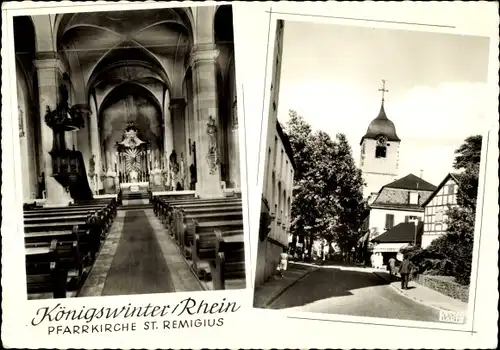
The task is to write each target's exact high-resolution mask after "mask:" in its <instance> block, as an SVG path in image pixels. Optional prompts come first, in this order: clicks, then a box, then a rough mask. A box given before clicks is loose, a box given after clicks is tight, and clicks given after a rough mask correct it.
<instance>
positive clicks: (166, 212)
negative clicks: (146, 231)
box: [157, 198, 241, 223]
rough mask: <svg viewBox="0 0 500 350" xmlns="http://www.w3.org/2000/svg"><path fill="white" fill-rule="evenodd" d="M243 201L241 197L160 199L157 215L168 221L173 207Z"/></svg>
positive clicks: (191, 206)
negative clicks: (185, 199)
mask: <svg viewBox="0 0 500 350" xmlns="http://www.w3.org/2000/svg"><path fill="white" fill-rule="evenodd" d="M237 203H241V199H239V198H234V199H233V198H230V199H227V198H216V199H193V200H188V201H184V200H180V201H170V202H167V201H165V200H161V199H160V200H159V204H158V210H157V211H158V212H157V215H158V216H159V217H160V220H161V221H162V222H163V223H167V222H168V220H169V219H171V217H170V216H171V214H172V210H173V208H194V207H203V206H206V205H210V206H217V205H220V206H225V205H227V204H237Z"/></svg>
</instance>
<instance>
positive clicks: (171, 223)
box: [160, 199, 241, 239]
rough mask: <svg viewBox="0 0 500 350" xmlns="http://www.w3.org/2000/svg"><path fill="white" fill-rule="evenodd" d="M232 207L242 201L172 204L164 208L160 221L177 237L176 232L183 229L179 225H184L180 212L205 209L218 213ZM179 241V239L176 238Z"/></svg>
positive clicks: (224, 200) (208, 200)
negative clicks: (218, 210) (219, 210)
mask: <svg viewBox="0 0 500 350" xmlns="http://www.w3.org/2000/svg"><path fill="white" fill-rule="evenodd" d="M230 205H241V200H237V201H234V200H230V201H228V200H227V199H207V200H200V199H198V200H197V201H195V202H194V201H191V202H187V203H180V204H179V203H171V204H168V205H166V206H165V207H164V209H163V212H162V215H161V216H160V220H161V221H162V222H163V223H164V224H165V225H166V226H167V229H168V230H169V231H170V232H171V234H174V235H175V232H177V234H178V232H179V230H180V229H181V228H180V227H181V226H179V225H183V221H184V220H182V219H181V218H182V216H183V214H182V213H181V214H179V213H178V211H182V212H185V211H188V210H192V209H205V210H210V211H211V212H215V211H217V209H219V208H220V209H222V208H226V207H227V206H230ZM176 238H177V239H178V237H176Z"/></svg>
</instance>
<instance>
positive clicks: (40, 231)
mask: <svg viewBox="0 0 500 350" xmlns="http://www.w3.org/2000/svg"><path fill="white" fill-rule="evenodd" d="M24 231H25V237H24V239H25V243H26V244H32V245H35V244H42V245H43V244H46V243H47V242H49V241H51V240H52V239H57V240H59V241H77V242H78V244H79V249H80V251H81V253H82V255H86V256H88V258H89V260H90V261H94V260H95V257H96V254H97V251H98V250H99V248H100V245H101V239H102V238H103V236H104V227H103V224H102V223H98V222H97V221H96V219H95V218H93V217H91V218H89V219H87V220H80V221H66V222H47V223H30V224H25V226H24Z"/></svg>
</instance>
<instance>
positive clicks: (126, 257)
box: [101, 210, 174, 295]
mask: <svg viewBox="0 0 500 350" xmlns="http://www.w3.org/2000/svg"><path fill="white" fill-rule="evenodd" d="M173 291H174V287H173V284H172V279H171V275H170V271H169V269H168V267H167V264H166V262H165V259H164V257H163V254H162V251H161V249H160V246H159V244H158V241H157V238H156V234H155V232H154V231H153V228H152V227H151V225H150V223H149V220H148V217H147V215H146V213H145V212H144V210H132V211H126V212H125V218H124V222H123V230H122V234H121V237H120V240H119V242H118V247H117V250H116V253H115V256H114V258H113V262H112V264H111V267H110V269H109V272H108V274H107V278H106V283H105V284H104V289H103V291H102V294H101V295H130V294H146V293H167V292H173Z"/></svg>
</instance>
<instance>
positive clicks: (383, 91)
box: [378, 79, 389, 102]
mask: <svg viewBox="0 0 500 350" xmlns="http://www.w3.org/2000/svg"><path fill="white" fill-rule="evenodd" d="M378 91H382V102H384V96H385V93H386V92H389V90H386V89H385V79H382V89H378Z"/></svg>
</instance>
